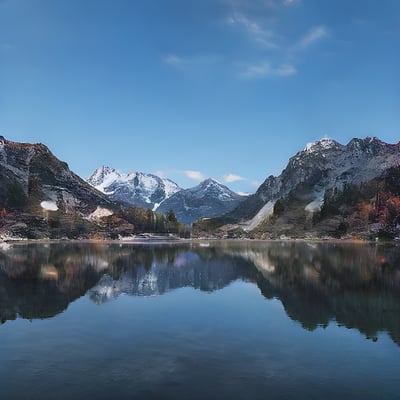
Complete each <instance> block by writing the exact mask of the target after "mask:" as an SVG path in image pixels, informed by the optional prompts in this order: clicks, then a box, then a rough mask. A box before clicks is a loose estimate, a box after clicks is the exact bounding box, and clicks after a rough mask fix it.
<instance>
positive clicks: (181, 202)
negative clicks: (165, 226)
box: [157, 178, 245, 223]
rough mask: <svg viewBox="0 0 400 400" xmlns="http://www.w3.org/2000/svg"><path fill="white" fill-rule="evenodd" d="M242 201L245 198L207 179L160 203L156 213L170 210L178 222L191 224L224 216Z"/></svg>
mask: <svg viewBox="0 0 400 400" xmlns="http://www.w3.org/2000/svg"><path fill="white" fill-rule="evenodd" d="M244 199H245V197H243V196H240V195H238V194H237V193H235V192H233V191H232V190H230V189H229V188H227V187H226V186H224V185H222V184H220V183H219V182H217V181H215V180H213V179H211V178H209V179H206V180H205V181H203V182H201V183H200V184H199V185H197V186H195V187H193V188H190V189H184V190H181V191H179V192H177V193H175V194H174V195H172V196H171V197H170V198H168V199H166V200H165V201H164V202H163V203H161V205H160V206H159V207H158V208H157V212H160V213H164V214H165V213H168V212H169V210H172V211H173V212H174V213H175V215H176V218H177V219H178V221H180V222H182V223H191V222H193V221H196V220H198V219H200V218H205V217H207V218H209V217H215V216H217V215H222V214H225V213H226V212H228V211H231V210H233V209H234V208H235V207H237V206H238V204H240V203H241V202H242V201H243V200H244Z"/></svg>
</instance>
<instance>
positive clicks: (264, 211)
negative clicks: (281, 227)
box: [243, 200, 275, 231]
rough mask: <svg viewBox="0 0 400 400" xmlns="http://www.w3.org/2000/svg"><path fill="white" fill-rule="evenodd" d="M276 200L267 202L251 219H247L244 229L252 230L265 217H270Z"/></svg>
mask: <svg viewBox="0 0 400 400" xmlns="http://www.w3.org/2000/svg"><path fill="white" fill-rule="evenodd" d="M274 204H275V202H274V201H271V200H270V201H269V202H268V203H266V204H265V205H264V206H263V207H262V208H261V210H260V211H259V212H258V213H257V214H256V215H255V216H254V217H253V218H252V219H250V220H249V221H246V222H245V224H244V226H243V229H244V230H245V231H251V230H253V229H254V228H256V227H257V226H258V225H260V223H261V222H262V221H264V219H265V218H267V217H270V216H271V215H272V214H273V213H274Z"/></svg>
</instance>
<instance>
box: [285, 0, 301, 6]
mask: <svg viewBox="0 0 400 400" xmlns="http://www.w3.org/2000/svg"><path fill="white" fill-rule="evenodd" d="M301 3H302V0H282V4H283V5H284V6H286V7H291V6H296V5H298V4H301Z"/></svg>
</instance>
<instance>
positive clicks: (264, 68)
mask: <svg viewBox="0 0 400 400" xmlns="http://www.w3.org/2000/svg"><path fill="white" fill-rule="evenodd" d="M296 74H297V69H296V67H295V66H294V65H292V64H282V65H279V66H277V67H273V66H271V64H270V63H269V62H266V61H263V62H260V63H258V64H247V65H246V66H245V68H244V69H243V70H242V72H241V73H240V77H241V78H244V79H255V78H270V77H280V78H288V77H291V76H293V75H296Z"/></svg>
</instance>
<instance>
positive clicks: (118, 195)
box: [87, 165, 181, 211]
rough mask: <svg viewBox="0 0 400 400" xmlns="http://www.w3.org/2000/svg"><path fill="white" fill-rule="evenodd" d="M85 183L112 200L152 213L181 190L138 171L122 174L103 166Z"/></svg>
mask: <svg viewBox="0 0 400 400" xmlns="http://www.w3.org/2000/svg"><path fill="white" fill-rule="evenodd" d="M87 182H88V183H89V184H90V185H92V186H93V187H95V188H96V189H97V190H99V191H100V192H102V193H104V194H106V195H107V196H109V197H110V198H111V199H112V200H117V201H122V202H124V203H127V204H131V205H135V206H138V207H142V208H151V209H153V211H155V210H156V209H157V207H158V206H159V205H160V204H161V203H162V202H163V201H164V200H166V199H167V198H169V197H171V196H172V195H173V194H174V193H176V192H178V191H180V190H181V188H180V187H179V186H178V185H177V184H176V183H175V182H173V181H171V180H170V179H165V178H160V177H159V176H156V175H153V174H147V173H143V172H138V171H133V172H130V173H123V172H120V171H118V170H116V169H115V168H111V167H109V166H105V165H103V166H101V167H99V168H97V169H96V170H95V171H94V172H93V174H92V175H91V176H90V177H89V179H88V180H87Z"/></svg>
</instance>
